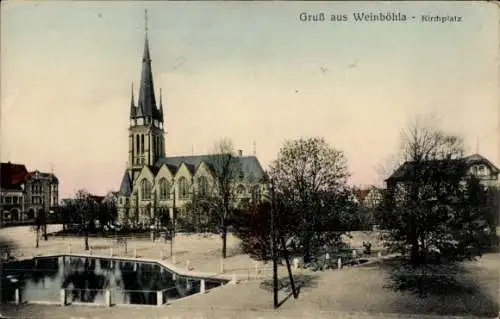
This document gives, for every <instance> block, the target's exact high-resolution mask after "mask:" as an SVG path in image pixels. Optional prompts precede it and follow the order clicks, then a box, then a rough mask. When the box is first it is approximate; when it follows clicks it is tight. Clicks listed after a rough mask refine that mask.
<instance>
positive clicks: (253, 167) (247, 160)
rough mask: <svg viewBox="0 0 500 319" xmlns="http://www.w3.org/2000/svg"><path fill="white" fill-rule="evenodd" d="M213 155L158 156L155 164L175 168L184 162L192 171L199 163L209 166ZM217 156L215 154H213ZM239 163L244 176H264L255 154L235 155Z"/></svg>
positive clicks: (260, 177) (257, 177) (258, 178)
mask: <svg viewBox="0 0 500 319" xmlns="http://www.w3.org/2000/svg"><path fill="white" fill-rule="evenodd" d="M212 156H213V155H193V156H170V157H162V158H160V159H159V160H158V161H157V162H156V164H155V166H156V167H161V166H162V165H163V164H166V165H167V166H168V167H169V168H170V167H172V166H173V167H175V168H176V169H178V168H179V166H180V165H181V164H182V163H184V164H186V166H187V167H188V169H189V170H190V171H191V173H194V172H195V170H196V169H197V168H198V166H199V165H200V164H201V163H205V164H207V165H208V166H210V162H211V160H212ZM215 156H217V155H215ZM236 158H238V159H239V160H240V163H241V169H242V171H243V175H244V178H247V179H249V178H255V179H257V180H260V179H262V178H263V177H264V170H263V169H262V166H261V165H260V163H259V160H258V159H257V157H255V156H237V157H236Z"/></svg>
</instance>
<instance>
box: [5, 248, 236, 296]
mask: <svg viewBox="0 0 500 319" xmlns="http://www.w3.org/2000/svg"><path fill="white" fill-rule="evenodd" d="M202 279H203V282H204V289H205V290H209V289H211V288H214V287H218V286H221V285H223V284H225V283H226V282H227V281H224V280H222V279H215V278H192V277H186V276H180V275H178V274H176V273H174V272H172V271H171V270H170V269H167V268H165V267H164V266H162V265H160V264H159V263H154V262H142V261H134V260H120V259H111V258H109V259H106V258H97V257H95V258H94V257H79V256H57V257H37V258H34V259H30V260H23V261H15V262H8V263H4V265H3V271H2V282H1V287H2V288H1V291H2V302H9V301H14V300H15V299H16V293H15V291H16V289H18V291H19V293H20V299H21V301H22V302H28V303H29V302H50V303H58V302H60V300H61V290H62V289H64V290H65V294H66V300H67V303H69V304H71V303H93V304H106V299H105V298H106V291H109V294H110V297H111V303H112V304H116V305H119V304H139V305H157V303H158V298H159V297H160V296H163V299H162V300H161V301H160V303H163V302H164V301H165V300H167V301H168V300H173V299H179V298H183V297H186V296H189V295H193V294H196V293H199V292H200V291H201V290H202V289H203V288H202V283H201V281H202ZM159 292H160V293H159Z"/></svg>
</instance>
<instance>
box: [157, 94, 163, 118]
mask: <svg viewBox="0 0 500 319" xmlns="http://www.w3.org/2000/svg"><path fill="white" fill-rule="evenodd" d="M158 120H159V121H160V122H162V123H163V99H162V96H161V88H160V109H159V119H158Z"/></svg>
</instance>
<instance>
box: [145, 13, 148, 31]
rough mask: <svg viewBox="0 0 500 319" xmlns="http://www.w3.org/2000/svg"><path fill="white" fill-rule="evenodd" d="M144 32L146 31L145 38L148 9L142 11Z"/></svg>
mask: <svg viewBox="0 0 500 319" xmlns="http://www.w3.org/2000/svg"><path fill="white" fill-rule="evenodd" d="M144 30H145V31H146V36H147V35H148V9H146V10H144Z"/></svg>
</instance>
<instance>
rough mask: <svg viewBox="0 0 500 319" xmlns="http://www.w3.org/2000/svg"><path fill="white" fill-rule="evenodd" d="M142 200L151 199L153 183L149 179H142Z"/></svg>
mask: <svg viewBox="0 0 500 319" xmlns="http://www.w3.org/2000/svg"><path fill="white" fill-rule="evenodd" d="M141 194H142V200H150V199H151V183H150V182H149V181H148V180H147V179H143V180H142V181H141Z"/></svg>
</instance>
